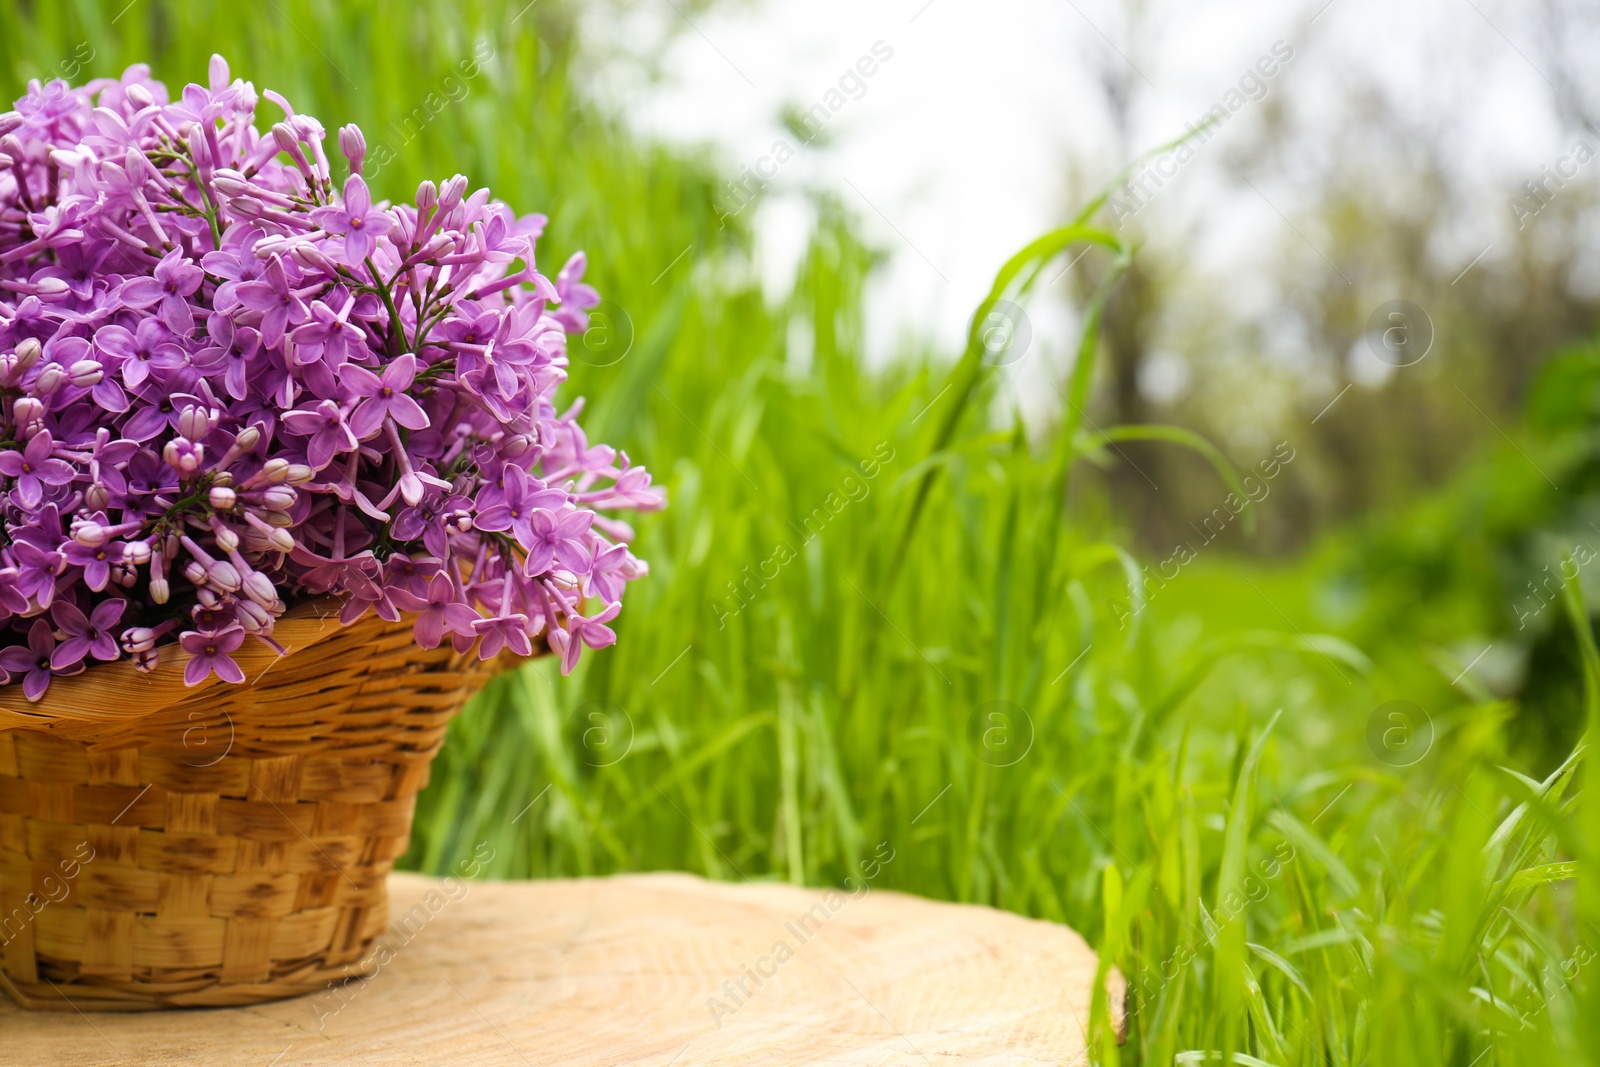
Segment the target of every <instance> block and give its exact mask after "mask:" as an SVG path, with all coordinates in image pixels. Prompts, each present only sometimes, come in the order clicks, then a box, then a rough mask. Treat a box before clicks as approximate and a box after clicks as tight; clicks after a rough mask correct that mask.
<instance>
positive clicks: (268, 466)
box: [261, 456, 289, 485]
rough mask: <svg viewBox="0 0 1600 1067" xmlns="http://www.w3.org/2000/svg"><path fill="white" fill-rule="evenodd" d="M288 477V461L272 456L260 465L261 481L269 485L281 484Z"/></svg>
mask: <svg viewBox="0 0 1600 1067" xmlns="http://www.w3.org/2000/svg"><path fill="white" fill-rule="evenodd" d="M288 476H289V461H288V460H286V459H284V458H282V457H281V456H274V457H273V458H272V459H269V460H267V461H266V462H265V463H263V464H262V465H261V479H262V480H263V481H265V482H267V483H269V484H271V485H277V484H279V483H281V482H282V481H283V480H284V479H285V478H287V477H288Z"/></svg>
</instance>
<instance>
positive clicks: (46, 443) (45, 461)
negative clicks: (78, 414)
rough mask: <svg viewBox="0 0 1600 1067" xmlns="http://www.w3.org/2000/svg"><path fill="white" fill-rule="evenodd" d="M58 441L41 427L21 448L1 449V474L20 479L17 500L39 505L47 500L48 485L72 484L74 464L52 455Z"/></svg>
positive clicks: (17, 481)
mask: <svg viewBox="0 0 1600 1067" xmlns="http://www.w3.org/2000/svg"><path fill="white" fill-rule="evenodd" d="M52 447H54V442H53V441H52V440H51V438H50V431H49V430H40V431H39V432H38V433H37V434H35V435H34V437H33V440H31V441H29V442H28V444H27V446H26V447H25V448H23V450H22V451H21V452H10V451H6V452H0V474H3V475H6V476H7V477H9V478H14V479H16V490H15V493H16V498H17V503H19V504H21V505H22V506H23V507H24V508H29V509H31V508H36V507H38V506H39V504H40V503H41V502H42V501H43V500H44V487H45V486H47V485H50V486H56V485H70V484H72V479H73V476H74V473H75V472H74V471H73V469H72V465H71V464H69V463H68V462H67V461H66V460H62V459H56V458H54V457H52V456H51V455H50V450H51V448H52Z"/></svg>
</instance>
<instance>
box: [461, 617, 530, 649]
mask: <svg viewBox="0 0 1600 1067" xmlns="http://www.w3.org/2000/svg"><path fill="white" fill-rule="evenodd" d="M472 631H473V633H475V634H477V635H478V637H479V639H480V641H479V645H478V658H480V659H494V658H495V657H496V656H498V655H499V654H500V653H501V652H502V651H503V650H505V649H507V648H509V649H511V651H512V652H515V653H516V654H517V655H519V656H531V655H533V641H532V640H531V639H529V637H528V617H527V616H526V615H523V614H521V613H520V612H513V611H509V610H506V611H504V612H503V613H501V614H498V615H491V616H489V617H488V618H475V619H473V620H472Z"/></svg>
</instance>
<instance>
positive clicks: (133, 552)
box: [122, 541, 150, 567]
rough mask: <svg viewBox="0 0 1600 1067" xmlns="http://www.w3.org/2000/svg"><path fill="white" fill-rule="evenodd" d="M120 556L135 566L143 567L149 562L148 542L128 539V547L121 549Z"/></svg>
mask: <svg viewBox="0 0 1600 1067" xmlns="http://www.w3.org/2000/svg"><path fill="white" fill-rule="evenodd" d="M122 558H123V559H125V560H127V561H128V562H129V563H131V564H133V565H134V566H135V567H143V566H144V565H145V564H146V563H149V562H150V542H148V541H129V542H128V547H127V548H126V549H124V550H123V554H122Z"/></svg>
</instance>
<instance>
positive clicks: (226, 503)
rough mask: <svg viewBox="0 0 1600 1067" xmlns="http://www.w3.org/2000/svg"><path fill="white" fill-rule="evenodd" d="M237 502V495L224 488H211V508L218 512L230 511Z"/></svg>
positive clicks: (217, 486)
mask: <svg viewBox="0 0 1600 1067" xmlns="http://www.w3.org/2000/svg"><path fill="white" fill-rule="evenodd" d="M238 500H239V495H238V494H237V493H235V492H234V491H233V490H232V489H229V488H227V487H226V486H221V485H214V486H212V487H211V495H210V502H211V506H212V507H214V508H216V509H217V510H218V511H231V510H232V509H233V505H234V504H236V503H237V502H238Z"/></svg>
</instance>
